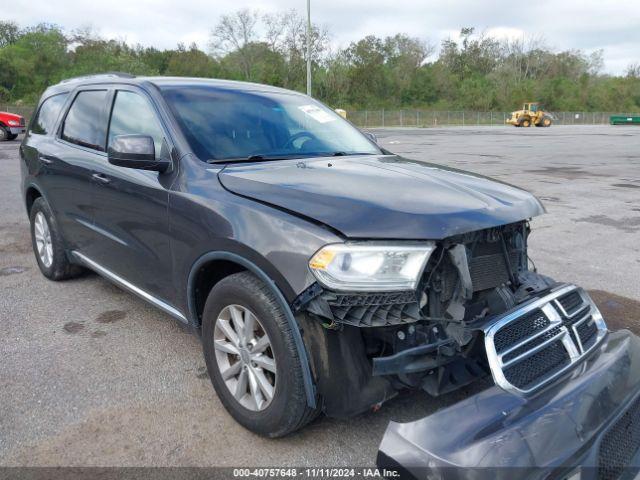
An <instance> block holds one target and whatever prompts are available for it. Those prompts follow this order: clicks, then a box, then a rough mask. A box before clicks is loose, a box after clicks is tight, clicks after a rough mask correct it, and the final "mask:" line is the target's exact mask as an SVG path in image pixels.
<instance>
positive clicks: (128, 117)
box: [108, 90, 164, 158]
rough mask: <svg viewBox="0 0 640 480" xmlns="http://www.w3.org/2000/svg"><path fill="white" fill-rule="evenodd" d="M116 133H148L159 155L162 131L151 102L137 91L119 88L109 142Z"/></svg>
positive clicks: (109, 143)
mask: <svg viewBox="0 0 640 480" xmlns="http://www.w3.org/2000/svg"><path fill="white" fill-rule="evenodd" d="M118 135H149V136H150V137H152V138H153V143H154V145H155V149H156V158H157V157H159V156H160V152H161V150H162V141H163V139H164V133H163V131H162V128H161V127H160V122H159V121H158V118H157V116H156V114H155V112H154V111H153V109H152V108H151V104H150V103H149V102H148V101H147V100H146V99H145V98H144V97H141V96H140V95H138V94H137V93H133V92H128V91H126V90H120V91H118V93H117V94H116V100H115V103H114V104H113V112H112V113H111V125H110V126H109V142H108V145H111V142H113V139H114V137H116V136H118Z"/></svg>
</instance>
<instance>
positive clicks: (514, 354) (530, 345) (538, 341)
mask: <svg viewBox="0 0 640 480" xmlns="http://www.w3.org/2000/svg"><path fill="white" fill-rule="evenodd" d="M561 328H562V327H560V326H558V327H553V328H552V329H551V330H549V331H548V332H545V333H543V334H542V335H538V336H537V337H535V338H534V339H533V340H531V341H529V342H527V343H525V344H524V345H522V346H521V347H518V348H516V349H515V350H512V351H510V352H509V353H507V354H506V355H505V356H504V357H502V360H503V361H504V362H510V361H511V360H513V359H514V358H518V357H519V356H520V355H524V354H525V353H527V352H528V351H530V350H533V349H534V348H536V347H537V346H538V345H542V344H543V343H544V342H546V341H547V340H551V339H552V338H553V337H555V336H556V335H558V334H559V333H560V329H561Z"/></svg>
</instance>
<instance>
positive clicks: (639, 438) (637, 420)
mask: <svg viewBox="0 0 640 480" xmlns="http://www.w3.org/2000/svg"><path fill="white" fill-rule="evenodd" d="M638 448H640V399H636V400H635V401H634V402H633V404H632V405H631V407H629V409H628V410H627V411H626V412H625V413H624V414H623V415H622V417H620V418H619V419H618V421H617V422H616V423H614V424H613V426H612V427H611V428H610V429H609V430H608V431H607V433H605V434H604V436H603V437H602V442H601V443H600V450H599V452H598V479H599V480H614V479H617V478H618V477H619V476H620V475H621V474H622V473H623V471H624V469H625V467H627V466H628V465H629V463H630V461H631V459H632V458H633V456H634V455H635V453H636V452H637V451H638Z"/></svg>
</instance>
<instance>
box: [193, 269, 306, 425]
mask: <svg viewBox="0 0 640 480" xmlns="http://www.w3.org/2000/svg"><path fill="white" fill-rule="evenodd" d="M202 342H203V350H204V356H205V361H206V363H207V370H208V371H209V376H210V377H211V382H212V383H213V387H214V388H215V390H216V393H217V394H218V397H219V398H220V401H221V402H222V404H223V405H224V407H225V408H226V409H227V411H228V412H229V413H230V414H231V415H232V416H233V418H235V419H236V421H237V422H238V423H240V424H241V425H242V426H244V427H245V428H247V429H249V430H251V431H253V432H255V433H258V434H260V435H264V436H267V437H282V436H284V435H287V434H288V433H291V432H293V431H295V430H298V429H299V428H302V427H303V426H304V425H306V424H307V423H308V422H310V421H311V420H312V419H313V418H314V417H315V416H316V415H317V413H318V412H317V411H316V410H313V409H310V408H309V407H308V406H307V399H306V395H305V390H304V381H303V376H302V367H301V364H300V358H299V357H298V351H297V349H296V345H295V342H294V339H293V335H292V332H291V329H290V326H289V323H288V321H287V318H286V317H285V315H284V313H283V312H282V309H281V308H280V306H279V304H278V302H277V300H276V298H275V296H274V295H273V293H272V292H271V290H269V288H268V287H267V286H266V285H265V284H264V283H263V282H262V281H260V280H259V279H258V278H257V277H255V276H254V275H253V274H251V273H249V272H241V273H236V274H234V275H230V276H229V277H227V278H225V279H223V280H221V281H220V282H219V283H218V284H216V286H215V287H214V288H213V289H212V290H211V292H210V294H209V297H208V298H207V302H206V304H205V307H204V312H203V318H202Z"/></svg>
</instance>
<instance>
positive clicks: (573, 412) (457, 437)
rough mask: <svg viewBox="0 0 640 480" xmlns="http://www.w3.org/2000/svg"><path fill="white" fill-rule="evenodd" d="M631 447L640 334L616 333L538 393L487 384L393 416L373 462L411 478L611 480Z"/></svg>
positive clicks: (633, 459) (638, 438)
mask: <svg viewBox="0 0 640 480" xmlns="http://www.w3.org/2000/svg"><path fill="white" fill-rule="evenodd" d="M625 413H626V415H625ZM621 428H622V430H621ZM616 442H617V443H616ZM639 444H640V339H639V338H638V337H636V336H635V335H633V334H631V333H630V332H628V331H626V330H622V331H619V332H615V333H612V334H609V335H607V337H605V339H604V341H603V342H602V343H601V344H600V345H599V346H598V347H597V348H596V349H595V350H594V351H593V352H591V354H589V355H588V356H587V358H585V359H584V360H583V361H582V362H581V363H580V364H578V365H577V366H576V367H575V369H574V370H572V371H571V373H569V374H568V376H567V377H565V378H563V379H561V380H559V381H557V382H555V383H554V384H552V385H550V386H549V387H547V388H546V389H544V390H543V391H541V392H540V393H538V394H536V395H533V396H521V395H516V394H513V393H508V392H506V391H505V390H503V389H501V388H499V387H497V386H493V387H491V388H489V389H487V390H484V391H483V392H480V393H478V394H477V395H475V396H472V397H469V398H467V399H465V400H463V401H462V402H459V403H457V404H455V405H452V406H451V407H448V408H445V409H443V410H440V411H438V412H436V413H434V414H432V415H430V416H428V417H425V418H423V419H421V420H417V421H415V422H411V423H404V424H400V423H395V422H391V423H390V424H389V426H388V427H387V431H386V433H385V435H384V437H383V439H382V443H381V445H380V450H379V452H378V459H377V463H378V466H379V467H381V468H392V469H396V470H399V471H400V473H403V474H405V475H406V476H410V477H415V478H430V479H431V478H439V479H462V478H475V479H484V478H487V479H494V478H504V479H514V478H522V479H538V478H549V477H551V478H566V477H567V476H569V475H573V474H574V473H575V470H576V468H579V469H580V475H581V476H580V477H579V478H581V480H585V479H587V480H589V479H596V478H602V479H606V480H609V479H613V478H621V477H622V478H624V477H629V478H633V477H634V476H635V473H634V472H635V470H636V468H635V467H637V466H639V465H640V463H639V460H638V454H637V446H638V445H639ZM625 449H626V450H625ZM620 459H623V460H622V461H623V462H624V465H620V462H621V460H620ZM616 462H617V463H616ZM612 465H613V467H612Z"/></svg>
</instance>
